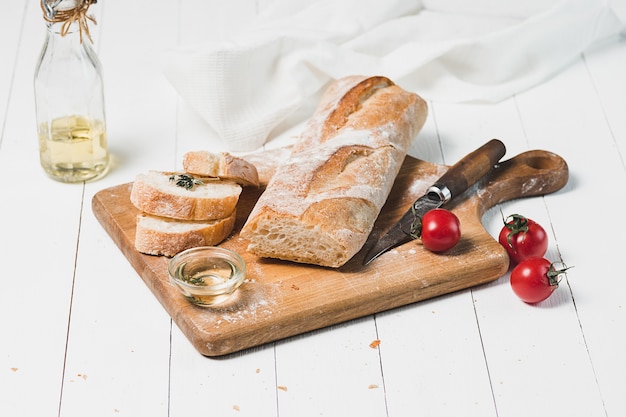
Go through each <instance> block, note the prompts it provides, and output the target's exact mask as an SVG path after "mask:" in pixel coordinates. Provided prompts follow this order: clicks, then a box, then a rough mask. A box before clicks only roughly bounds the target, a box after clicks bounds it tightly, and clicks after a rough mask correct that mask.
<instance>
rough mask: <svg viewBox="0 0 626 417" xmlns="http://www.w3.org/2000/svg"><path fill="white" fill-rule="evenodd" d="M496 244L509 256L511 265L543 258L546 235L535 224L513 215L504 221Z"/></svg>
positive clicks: (546, 241) (541, 228) (546, 247)
mask: <svg viewBox="0 0 626 417" xmlns="http://www.w3.org/2000/svg"><path fill="white" fill-rule="evenodd" d="M498 242H500V244H501V245H502V246H504V248H505V249H506V251H507V252H508V254H509V258H510V259H511V262H512V264H518V263H520V262H521V261H523V260H524V259H528V258H534V257H539V258H541V257H543V255H545V253H546V250H547V249H548V235H547V234H546V231H545V230H544V228H543V227H541V225H539V224H538V223H537V222H535V221H533V220H531V219H529V218H526V217H524V216H521V215H519V214H513V215H511V216H509V217H507V219H506V220H505V223H504V226H503V227H502V230H500V235H499V236H498Z"/></svg>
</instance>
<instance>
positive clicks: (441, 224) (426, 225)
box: [420, 209, 461, 252]
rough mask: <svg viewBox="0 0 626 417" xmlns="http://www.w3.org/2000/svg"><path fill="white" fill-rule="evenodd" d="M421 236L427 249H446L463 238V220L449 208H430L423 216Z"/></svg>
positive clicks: (440, 250) (433, 250) (438, 250)
mask: <svg viewBox="0 0 626 417" xmlns="http://www.w3.org/2000/svg"><path fill="white" fill-rule="evenodd" d="M420 238H421V239H422V244H423V245H424V247H425V248H426V249H428V250H430V251H432V252H443V251H446V250H448V249H451V248H452V247H454V245H456V244H457V243H458V242H459V240H460V239H461V222H460V221H459V218H458V217H457V216H456V214H454V213H452V212H451V211H449V210H445V209H434V210H430V211H428V212H426V214H424V216H423V217H422V226H421V235H420Z"/></svg>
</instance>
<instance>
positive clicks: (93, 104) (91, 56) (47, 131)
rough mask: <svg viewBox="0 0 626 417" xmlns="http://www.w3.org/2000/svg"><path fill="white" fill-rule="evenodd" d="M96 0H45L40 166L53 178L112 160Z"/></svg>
mask: <svg viewBox="0 0 626 417" xmlns="http://www.w3.org/2000/svg"><path fill="white" fill-rule="evenodd" d="M95 2H96V0H41V6H42V10H43V12H44V19H45V20H46V22H47V33H46V39H45V43H44V45H43V49H42V51H41V56H40V58H39V62H38V64H37V67H36V70H35V78H34V89H35V111H36V119H37V132H38V136H39V155H40V162H41V166H42V167H43V169H44V171H45V172H46V173H47V174H48V176H50V177H51V178H53V179H55V180H58V181H62V182H82V181H87V180H93V179H96V178H99V177H101V176H103V175H104V174H105V173H106V171H107V170H108V166H109V152H108V146H107V136H106V122H105V109H104V91H103V83H102V70H101V65H100V60H99V59H98V56H97V55H96V53H95V52H94V50H93V48H92V45H91V43H92V41H91V36H90V34H89V27H88V24H89V22H94V23H95V20H94V19H93V17H91V16H88V15H87V12H88V8H89V6H90V5H91V4H92V3H95Z"/></svg>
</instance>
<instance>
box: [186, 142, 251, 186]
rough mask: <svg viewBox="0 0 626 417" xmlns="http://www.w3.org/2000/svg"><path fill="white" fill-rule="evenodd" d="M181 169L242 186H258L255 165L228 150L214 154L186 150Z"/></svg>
mask: <svg viewBox="0 0 626 417" xmlns="http://www.w3.org/2000/svg"><path fill="white" fill-rule="evenodd" d="M183 169H184V170H185V172H188V173H190V174H193V175H198V176H201V177H214V178H221V179H226V180H232V181H235V182H236V183H238V184H241V185H243V186H255V187H258V186H259V174H258V172H257V169H256V167H255V166H254V165H253V164H251V163H250V162H248V161H246V160H245V159H242V158H239V157H236V156H233V155H231V154H229V153H228V152H221V153H219V154H214V153H211V152H207V151H194V152H187V153H186V154H185V155H184V156H183Z"/></svg>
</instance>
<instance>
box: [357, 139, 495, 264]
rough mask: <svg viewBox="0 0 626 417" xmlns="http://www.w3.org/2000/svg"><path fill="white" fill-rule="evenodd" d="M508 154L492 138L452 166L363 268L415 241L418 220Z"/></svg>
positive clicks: (372, 251) (376, 246) (367, 258)
mask: <svg viewBox="0 0 626 417" xmlns="http://www.w3.org/2000/svg"><path fill="white" fill-rule="evenodd" d="M505 153H506V147H505V146H504V144H503V143H502V142H501V141H500V140H498V139H492V140H490V141H489V142H487V143H485V144H484V145H483V146H481V147H480V148H478V149H476V150H475V151H473V152H471V153H470V154H468V155H466V156H464V157H463V158H462V159H461V160H460V161H458V162H457V163H456V164H454V165H453V166H452V167H450V168H449V169H448V171H446V173H445V174H443V176H441V178H439V179H438V180H437V181H436V182H435V183H434V184H433V185H431V186H430V187H429V188H428V190H426V194H424V195H423V196H422V197H420V198H418V199H417V200H416V201H415V202H414V203H413V204H412V206H411V207H410V208H409V209H408V210H407V212H406V213H405V214H404V216H402V218H401V219H400V221H399V222H398V223H396V224H395V225H394V226H392V227H391V229H389V231H388V232H387V233H385V235H384V236H383V237H381V238H380V239H379V240H378V242H376V244H374V246H373V247H372V248H371V249H370V250H369V251H368V252H367V255H366V256H365V259H364V260H363V265H367V264H369V263H370V262H372V261H373V260H374V259H376V258H378V257H379V256H380V255H382V254H383V253H385V252H387V251H388V250H390V249H393V248H395V247H397V246H400V245H402V244H403V243H407V242H410V241H411V240H413V238H412V237H411V225H412V224H413V222H414V221H415V218H416V217H422V216H423V215H424V214H425V213H426V212H427V211H429V210H433V209H436V208H438V207H441V206H442V205H444V204H445V203H447V202H448V201H450V200H451V199H452V198H454V197H456V196H458V195H460V194H462V193H463V192H464V191H465V190H467V189H468V188H469V187H470V186H472V185H473V184H474V183H476V182H477V181H478V180H479V179H481V178H482V177H483V176H485V174H487V173H488V172H489V171H490V170H491V169H492V168H493V167H494V166H495V165H496V164H497V163H498V161H499V160H500V159H501V158H502V157H503V156H504V154H505Z"/></svg>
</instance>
